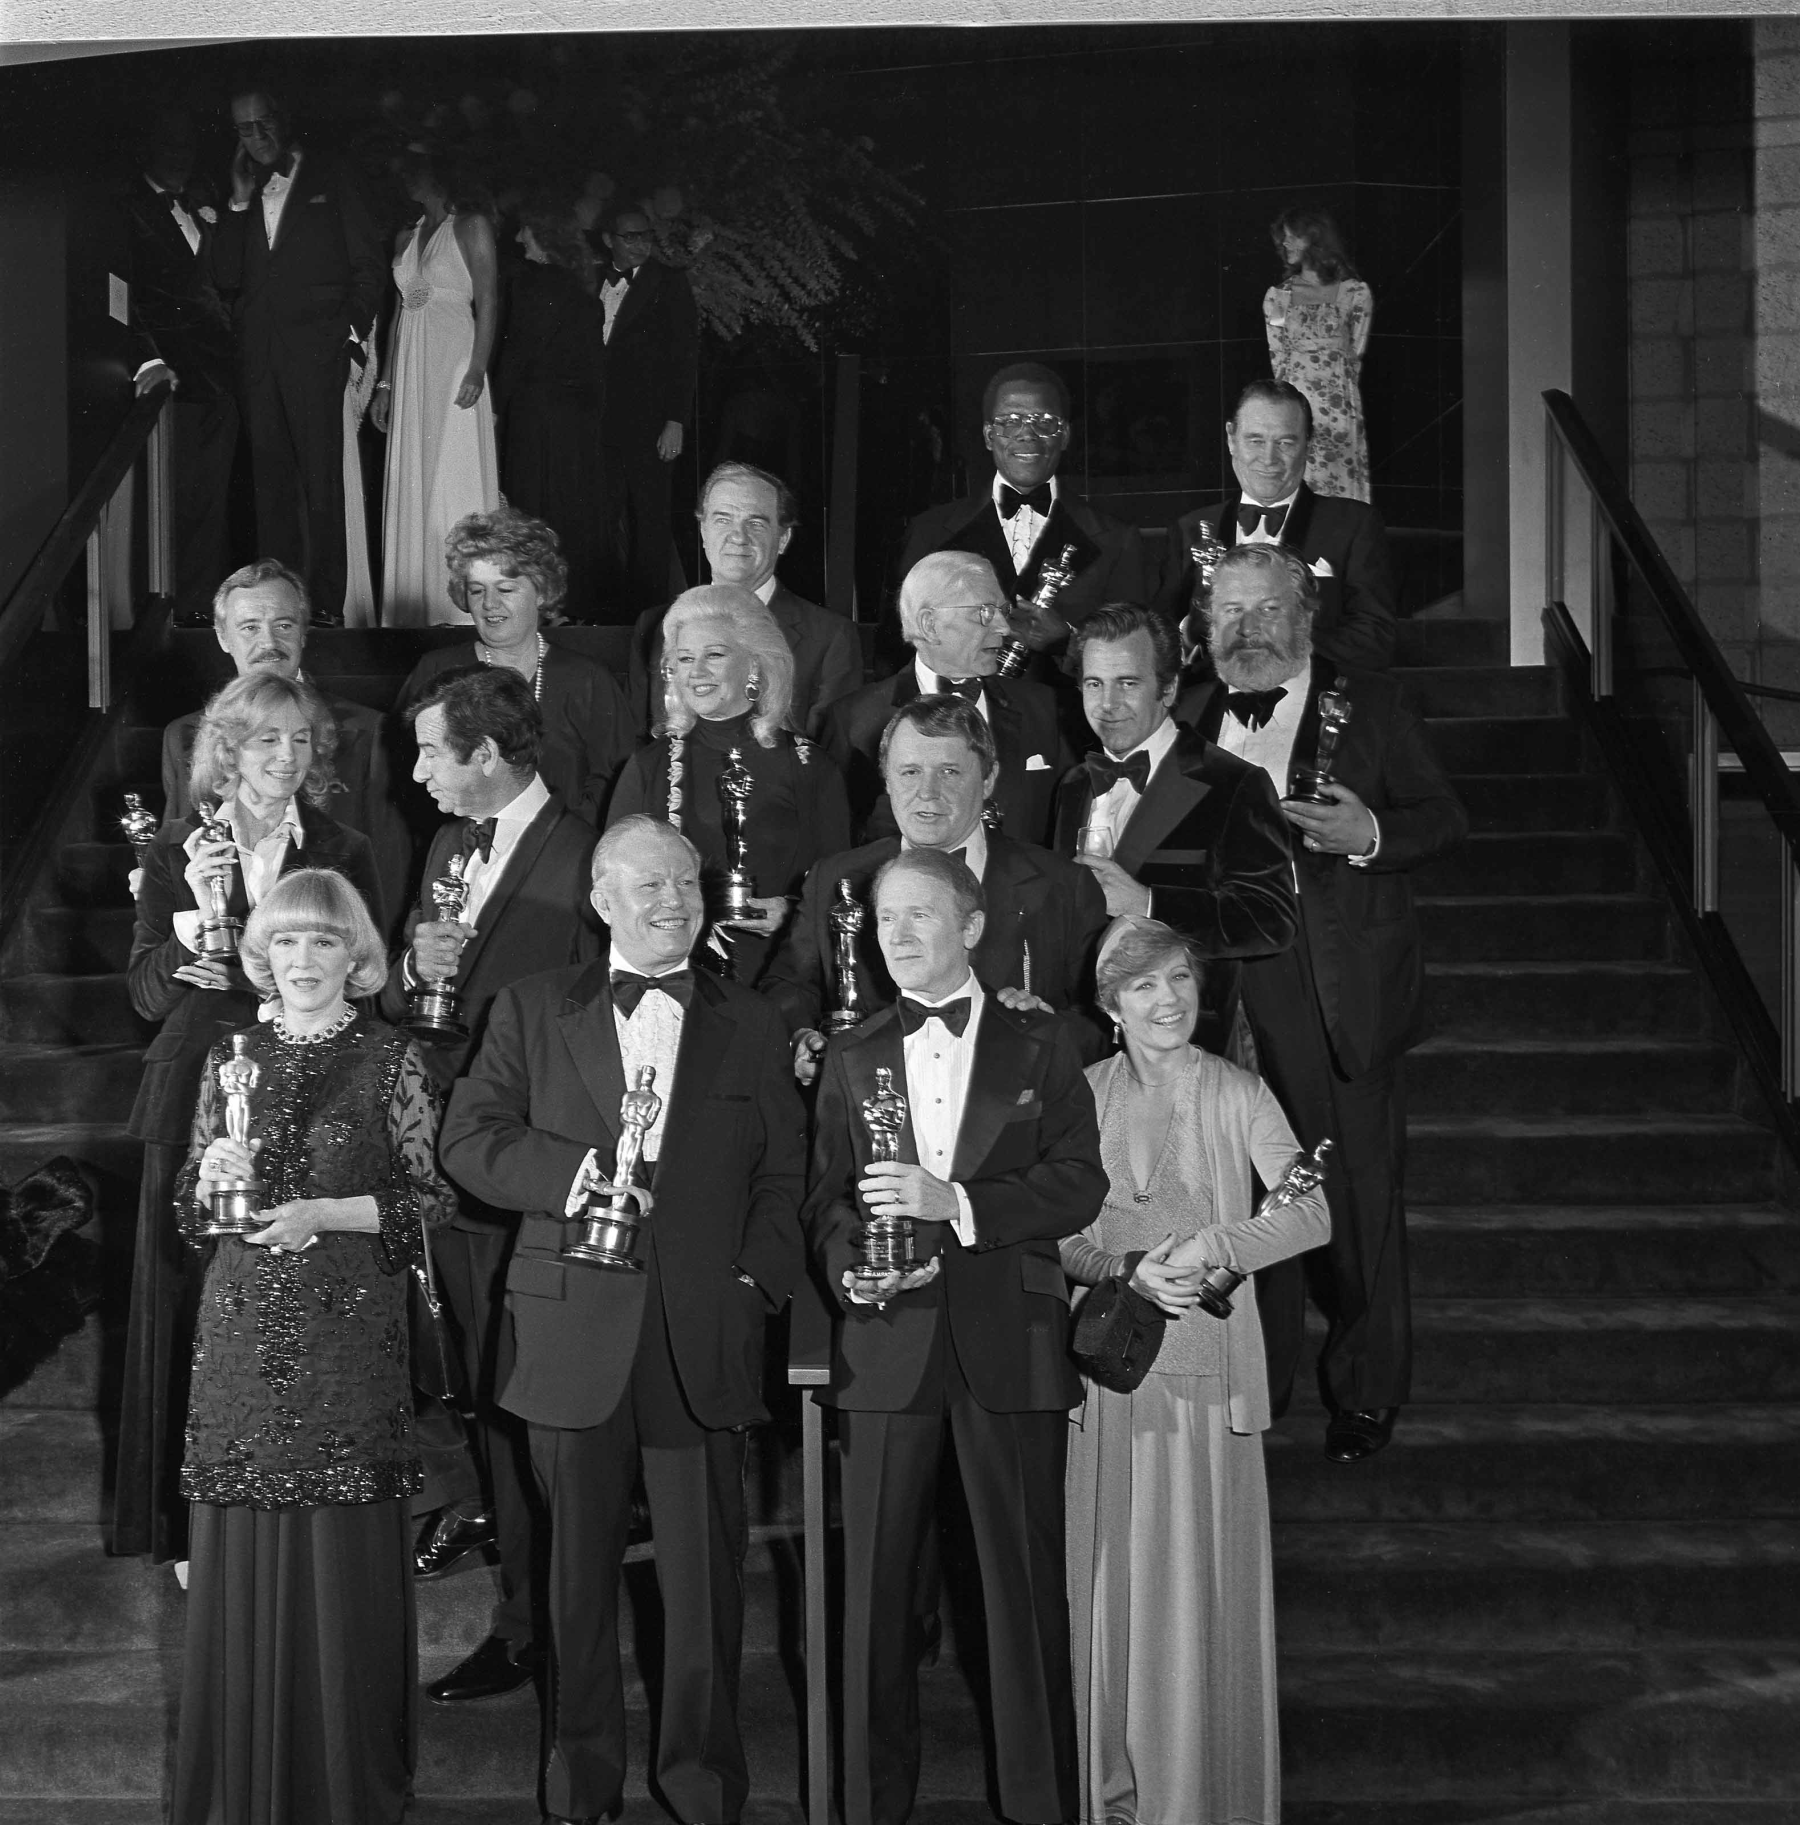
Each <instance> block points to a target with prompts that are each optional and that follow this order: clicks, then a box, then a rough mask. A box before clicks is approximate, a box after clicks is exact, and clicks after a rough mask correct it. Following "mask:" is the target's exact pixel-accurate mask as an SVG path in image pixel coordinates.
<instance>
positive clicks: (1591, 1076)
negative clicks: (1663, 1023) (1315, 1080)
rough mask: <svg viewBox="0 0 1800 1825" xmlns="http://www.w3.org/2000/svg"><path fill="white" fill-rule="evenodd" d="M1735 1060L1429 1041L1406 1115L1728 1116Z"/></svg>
mask: <svg viewBox="0 0 1800 1825" xmlns="http://www.w3.org/2000/svg"><path fill="white" fill-rule="evenodd" d="M1737 1076H1738V1060H1737V1058H1736V1056H1735V1055H1734V1054H1733V1053H1732V1052H1731V1051H1729V1050H1727V1048H1726V1047H1724V1046H1722V1045H1718V1044H1710V1043H1707V1042H1705V1041H1701V1040H1697V1039H1663V1038H1657V1037H1654V1036H1649V1037H1644V1038H1637V1037H1627V1038H1620V1039H1608V1038H1576V1039H1560V1040H1543V1039H1489V1040H1485V1041H1474V1040H1468V1039H1463V1038H1461V1037H1459V1036H1440V1037H1437V1038H1434V1039H1428V1040H1426V1041H1425V1042H1424V1043H1423V1044H1422V1045H1419V1046H1416V1047H1415V1048H1414V1049H1413V1050H1412V1051H1411V1052H1410V1053H1409V1054H1408V1055H1407V1066H1406V1109H1407V1116H1408V1118H1409V1120H1410V1119H1412V1118H1415V1117H1432V1118H1438V1117H1441V1118H1445V1119H1448V1118H1451V1117H1457V1116H1466V1115H1475V1114H1479V1113H1481V1112H1482V1111H1484V1110H1487V1111H1493V1112H1494V1113H1495V1114H1501V1115H1507V1116H1512V1117H1519V1118H1532V1117H1546V1116H1551V1115H1567V1116H1574V1117H1596V1116H1605V1115H1623V1114H1628V1113H1631V1112H1633V1111H1637V1112H1640V1113H1648V1112H1650V1111H1652V1110H1657V1109H1664V1110H1667V1111H1669V1112H1670V1113H1671V1114H1680V1113H1682V1112H1692V1113H1695V1114H1702V1113H1704V1114H1714V1115H1717V1114H1724V1113H1726V1112H1727V1111H1729V1110H1730V1109H1731V1108H1732V1106H1733V1097H1734V1092H1735V1089H1736V1084H1737Z"/></svg>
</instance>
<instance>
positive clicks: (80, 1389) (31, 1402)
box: [0, 1312, 125, 1411]
mask: <svg viewBox="0 0 1800 1825" xmlns="http://www.w3.org/2000/svg"><path fill="white" fill-rule="evenodd" d="M124 1345H125V1339H124V1335H123V1333H122V1332H120V1331H118V1330H114V1331H111V1332H109V1331H108V1330H107V1329H106V1327H105V1323H104V1321H103V1319H102V1318H101V1316H100V1314H99V1313H98V1312H90V1313H89V1314H88V1318H87V1322H86V1323H85V1324H84V1325H83V1326H82V1327H81V1329H80V1330H78V1331H73V1332H71V1333H70V1334H69V1335H68V1336H67V1337H65V1338H64V1339H63V1340H62V1342H61V1343H60V1344H59V1345H58V1346H57V1347H56V1349H55V1350H54V1351H53V1352H52V1353H51V1354H50V1355H49V1356H47V1357H45V1358H44V1360H43V1361H42V1362H40V1363H39V1364H38V1365H37V1367H36V1368H35V1369H33V1370H32V1372H31V1373H30V1375H28V1376H27V1377H26V1378H25V1380H24V1381H23V1382H22V1383H20V1385H19V1386H18V1387H16V1388H14V1389H13V1390H12V1391H11V1393H9V1394H7V1395H5V1396H3V1397H0V1407H58V1408H70V1409H74V1410H76V1411H81V1410H83V1409H91V1408H93V1407H95V1406H96V1405H97V1404H98V1403H99V1402H100V1400H101V1398H102V1385H103V1378H104V1377H105V1376H107V1375H109V1374H112V1373H116V1365H117V1363H118V1361H119V1359H120V1357H121V1356H122V1355H123V1353H124Z"/></svg>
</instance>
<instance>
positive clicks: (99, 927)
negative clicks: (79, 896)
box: [24, 903, 137, 976]
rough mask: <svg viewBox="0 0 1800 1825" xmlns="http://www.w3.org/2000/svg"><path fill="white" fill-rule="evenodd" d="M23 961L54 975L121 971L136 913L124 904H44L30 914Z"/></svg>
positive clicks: (128, 949) (128, 947) (129, 950)
mask: <svg viewBox="0 0 1800 1825" xmlns="http://www.w3.org/2000/svg"><path fill="white" fill-rule="evenodd" d="M30 920H31V924H30V932H29V942H28V946H27V949H26V954H25V958H24V964H25V967H26V969H28V970H47V971H50V972H52V973H53V974H56V975H75V976H80V975H94V974H98V973H111V972H114V971H122V970H123V969H124V968H125V966H126V964H127V963H129V962H130V961H131V932H132V927H133V926H134V925H135V924H136V922H137V915H136V913H135V912H134V911H133V909H132V907H131V906H130V904H129V903H127V904H126V905H123V906H47V907H41V908H39V909H37V910H36V911H34V912H33V913H32V914H31V915H30Z"/></svg>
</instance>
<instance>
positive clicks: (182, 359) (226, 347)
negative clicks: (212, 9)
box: [118, 108, 238, 627]
mask: <svg viewBox="0 0 1800 1825" xmlns="http://www.w3.org/2000/svg"><path fill="white" fill-rule="evenodd" d="M194 151H195V136H194V123H193V120H192V119H191V117H190V116H189V115H188V114H187V112H186V111H185V110H184V109H181V108H160V109H158V110H157V112H156V114H155V116H154V118H153V119H152V121H151V123H150V127H149V131H148V133H147V134H146V136H145V143H144V149H143V166H142V169H141V170H140V172H139V173H138V175H137V176H136V177H134V178H133V179H132V181H131V182H130V183H129V184H128V185H127V186H126V187H125V189H124V191H123V192H121V194H120V196H119V199H118V202H119V213H120V215H121V216H122V217H123V219H124V223H125V234H126V268H125V275H124V276H125V280H126V283H127V284H128V286H129V287H130V291H131V327H132V332H133V337H134V340H135V343H136V347H137V357H138V367H137V372H136V374H135V375H134V377H133V378H134V381H135V384H136V386H137V390H138V393H139V395H140V396H141V395H142V394H145V393H147V392H149V391H150V389H151V388H152V387H155V386H157V385H160V384H161V383H162V382H163V381H165V380H166V381H168V382H169V383H170V384H171V385H172V386H173V387H174V389H175V401H174V408H173V409H174V430H175V478H174V479H175V498H174V503H173V504H174V520H175V615H176V621H177V624H178V625H181V626H196V627H197V626H204V625H205V622H206V614H207V605H208V598H209V596H210V595H211V592H212V587H213V583H214V580H215V579H216V578H217V577H218V576H219V575H220V573H221V572H222V571H223V570H224V569H225V508H226V501H227V498H228V496H229V494H230V492H231V467H232V459H233V457H234V456H235V455H236V453H237V432H238V412H237V400H236V398H235V397H234V396H233V392H232V361H231V315H230V313H229V312H228V311H227V310H226V308H225V305H224V303H223V302H222V300H221V299H220V297H219V294H218V291H217V289H216V288H215V287H214V285H213V282H212V271H211V256H210V243H211V240H212V237H213V233H214V231H215V229H216V228H217V225H218V220H219V212H218V210H217V209H216V208H215V207H214V206H213V200H212V199H211V198H210V197H202V196H200V195H198V194H197V193H196V192H195V191H194V190H192V189H191V188H190V183H191V180H192V178H193V174H194Z"/></svg>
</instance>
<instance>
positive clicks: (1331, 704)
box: [1288, 679, 1350, 805]
mask: <svg viewBox="0 0 1800 1825" xmlns="http://www.w3.org/2000/svg"><path fill="white" fill-rule="evenodd" d="M1339 682H1340V683H1341V682H1342V680H1341V679H1340V680H1339ZM1349 721H1350V699H1349V698H1348V697H1347V696H1345V694H1344V693H1343V692H1342V691H1321V692H1320V693H1319V751H1318V753H1317V755H1315V756H1314V758H1313V761H1312V764H1311V765H1310V766H1298V767H1296V768H1295V769H1294V790H1293V791H1292V792H1290V793H1289V794H1288V797H1289V798H1294V799H1300V800H1303V801H1304V802H1305V803H1307V804H1309V805H1328V804H1332V803H1334V802H1335V801H1334V800H1331V799H1328V798H1327V797H1326V796H1325V793H1324V791H1323V790H1322V788H1324V787H1326V786H1329V785H1330V784H1331V768H1332V763H1333V762H1334V761H1335V760H1336V759H1337V745H1338V741H1339V738H1340V737H1341V736H1342V735H1343V733H1344V729H1345V727H1346V725H1347V724H1348V723H1349Z"/></svg>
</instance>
